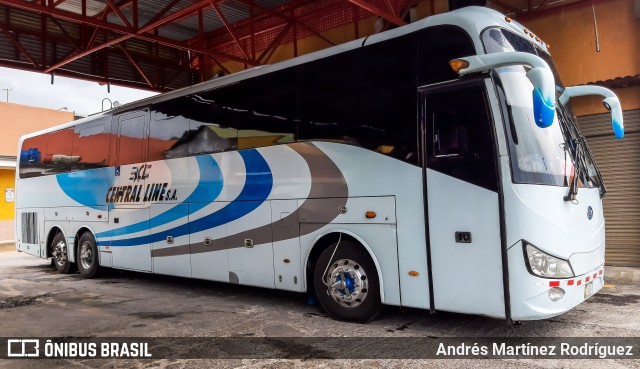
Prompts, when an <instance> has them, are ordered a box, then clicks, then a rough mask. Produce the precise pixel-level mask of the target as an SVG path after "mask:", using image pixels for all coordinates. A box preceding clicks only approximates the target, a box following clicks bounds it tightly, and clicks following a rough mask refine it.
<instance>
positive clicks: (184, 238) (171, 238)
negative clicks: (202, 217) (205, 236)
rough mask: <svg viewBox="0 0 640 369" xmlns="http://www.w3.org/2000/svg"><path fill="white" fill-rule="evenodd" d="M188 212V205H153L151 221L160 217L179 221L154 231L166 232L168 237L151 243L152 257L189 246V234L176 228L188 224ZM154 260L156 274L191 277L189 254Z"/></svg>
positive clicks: (155, 258) (154, 258)
mask: <svg viewBox="0 0 640 369" xmlns="http://www.w3.org/2000/svg"><path fill="white" fill-rule="evenodd" d="M188 211H189V205H188V204H152V205H151V214H150V216H151V219H154V218H155V217H158V216H160V215H162V216H164V217H166V218H170V219H177V220H176V221H173V222H169V223H166V224H163V225H161V226H158V227H157V228H155V229H154V232H163V231H166V236H165V237H164V239H160V240H154V242H152V243H151V250H152V255H153V253H156V252H160V251H161V250H163V249H165V248H172V247H179V246H184V245H187V246H188V245H189V234H188V233H187V234H182V233H179V232H177V230H176V227H178V226H180V225H182V224H184V223H186V222H187V220H188ZM152 259H153V272H154V273H156V274H167V275H173V276H177V277H191V256H190V255H189V254H188V253H186V254H180V255H173V256H165V257H152Z"/></svg>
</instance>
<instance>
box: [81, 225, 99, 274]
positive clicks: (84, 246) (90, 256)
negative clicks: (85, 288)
mask: <svg viewBox="0 0 640 369" xmlns="http://www.w3.org/2000/svg"><path fill="white" fill-rule="evenodd" d="M77 259H78V270H79V271H80V275H82V277H83V278H93V277H95V276H96V275H97V274H98V272H99V271H100V265H99V263H98V247H97V246H96V239H95V237H93V235H92V234H91V232H84V233H83V234H82V236H80V240H78V257H77Z"/></svg>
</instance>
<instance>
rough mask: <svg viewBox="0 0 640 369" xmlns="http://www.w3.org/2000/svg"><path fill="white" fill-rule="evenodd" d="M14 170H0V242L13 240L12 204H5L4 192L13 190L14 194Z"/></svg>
mask: <svg viewBox="0 0 640 369" xmlns="http://www.w3.org/2000/svg"><path fill="white" fill-rule="evenodd" d="M15 175H16V171H15V169H0V196H1V198H0V242H2V241H6V240H14V239H15V237H14V230H13V229H14V226H13V225H14V219H13V217H14V204H15V203H14V202H7V201H6V196H5V191H6V189H7V188H11V189H13V190H14V194H15Z"/></svg>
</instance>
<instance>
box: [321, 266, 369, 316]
mask: <svg viewBox="0 0 640 369" xmlns="http://www.w3.org/2000/svg"><path fill="white" fill-rule="evenodd" d="M325 280H326V281H327V286H329V291H328V292H329V295H330V296H331V297H332V298H333V300H334V301H335V302H337V303H338V304H339V305H341V306H344V307H348V308H353V307H356V306H358V305H360V304H362V302H363V301H364V300H365V299H366V298H367V292H368V290H367V286H368V281H367V273H366V271H365V270H364V269H363V268H362V266H361V265H360V264H358V263H356V262H355V261H353V260H350V259H340V260H338V261H336V262H334V263H333V264H331V266H329V268H328V270H327V274H326V275H325Z"/></svg>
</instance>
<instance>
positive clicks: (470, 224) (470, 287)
mask: <svg viewBox="0 0 640 369" xmlns="http://www.w3.org/2000/svg"><path fill="white" fill-rule="evenodd" d="M486 91H487V90H486V87H485V85H484V80H483V79H481V78H478V79H475V80H470V81H469V80H467V81H452V82H448V83H441V84H438V85H435V86H427V87H424V88H421V89H420V90H419V102H420V105H419V106H420V122H421V124H420V134H421V139H420V141H421V152H422V154H423V155H422V158H423V161H424V159H426V168H425V173H426V189H427V201H426V203H425V206H426V208H427V213H428V237H429V241H428V242H429V247H430V250H431V268H432V278H433V293H434V306H435V309H437V310H445V311H452V312H460V313H472V314H481V315H488V316H494V317H502V316H504V314H505V313H504V298H503V285H502V263H501V238H500V216H499V215H500V212H499V206H500V205H499V192H498V191H499V190H498V189H499V186H498V175H497V171H496V161H497V156H496V154H495V148H494V147H495V145H494V142H495V137H494V134H493V128H492V119H491V118H490V116H491V115H490V107H489V106H488V102H487V101H488V99H487V92H486ZM423 168H424V165H423Z"/></svg>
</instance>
